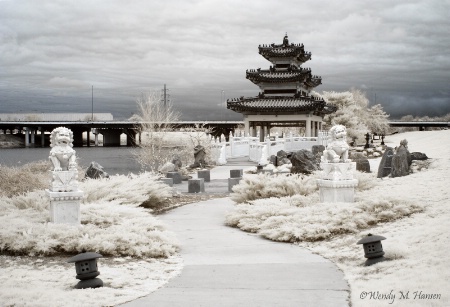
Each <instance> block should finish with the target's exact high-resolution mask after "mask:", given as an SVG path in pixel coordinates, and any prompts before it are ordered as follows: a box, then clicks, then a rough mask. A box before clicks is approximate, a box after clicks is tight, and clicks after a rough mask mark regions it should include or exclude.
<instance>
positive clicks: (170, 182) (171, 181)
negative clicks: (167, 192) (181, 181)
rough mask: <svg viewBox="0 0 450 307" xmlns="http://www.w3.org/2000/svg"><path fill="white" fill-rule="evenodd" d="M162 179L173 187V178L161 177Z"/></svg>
mask: <svg viewBox="0 0 450 307" xmlns="http://www.w3.org/2000/svg"><path fill="white" fill-rule="evenodd" d="M160 181H162V182H164V183H165V184H167V185H168V186H169V187H173V178H161V179H160Z"/></svg>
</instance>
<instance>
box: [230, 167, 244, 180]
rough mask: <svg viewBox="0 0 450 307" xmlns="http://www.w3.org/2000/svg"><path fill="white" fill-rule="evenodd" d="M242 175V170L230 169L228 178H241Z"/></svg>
mask: <svg viewBox="0 0 450 307" xmlns="http://www.w3.org/2000/svg"><path fill="white" fill-rule="evenodd" d="M243 175H244V170H243V169H231V170H230V178H242V176H243Z"/></svg>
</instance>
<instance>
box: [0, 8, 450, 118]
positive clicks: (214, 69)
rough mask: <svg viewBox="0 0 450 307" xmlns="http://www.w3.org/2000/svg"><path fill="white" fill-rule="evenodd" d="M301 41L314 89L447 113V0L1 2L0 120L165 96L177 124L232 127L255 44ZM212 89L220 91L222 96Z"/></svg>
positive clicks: (392, 107)
mask: <svg viewBox="0 0 450 307" xmlns="http://www.w3.org/2000/svg"><path fill="white" fill-rule="evenodd" d="M285 33H287V34H288V36H289V41H290V42H293V43H303V44H304V45H305V50H307V51H309V52H311V53H312V60H310V61H308V62H306V63H305V64H304V65H303V66H304V67H311V69H312V73H313V74H315V75H319V76H322V85H320V86H319V87H317V88H316V90H317V91H318V92H322V91H345V90H349V89H350V88H359V89H363V90H364V91H366V93H367V96H368V98H369V99H370V100H371V104H375V103H380V104H382V105H383V106H384V109H385V111H386V112H388V113H389V114H391V118H396V117H400V116H402V115H407V114H413V115H429V116H438V115H444V114H447V113H450V1H449V0H422V1H413V0H407V1H401V0H399V1H392V0H377V1H360V0H346V1H312V0H310V1H303V0H292V1H291V0H246V1H243V0H227V1H219V0H203V1H200V0H164V1H148V0H143V1H135V0H133V1H130V0H128V1H113V0H104V1H103V0H96V1H93V0H92V1H80V0H76V1H68V0H63V1H59V0H40V1H31V0H30V1H20V0H0V113H7V112H12V113H14V112H17V113H19V112H20V113H21V112H38V113H40V112H86V113H90V112H91V104H92V103H91V99H92V97H91V94H92V93H91V92H92V91H91V90H92V86H93V89H94V90H93V93H94V112H110V113H113V115H114V117H115V118H117V119H125V118H128V117H129V116H130V115H131V114H132V113H134V112H135V110H136V102H135V101H136V98H137V97H138V96H139V95H141V93H142V92H146V91H149V90H155V89H158V90H159V89H161V90H162V88H163V86H164V84H166V85H167V88H168V89H169V92H168V93H169V94H170V99H171V100H172V102H173V105H174V107H175V109H177V110H178V111H180V112H181V113H182V119H185V120H234V119H237V120H240V119H241V118H242V116H241V115H240V114H237V113H235V112H233V111H230V110H227V109H226V107H225V106H224V103H223V101H224V99H227V98H234V97H240V96H246V97H248V96H256V95H257V94H258V92H259V88H258V87H257V86H256V85H254V84H253V83H252V82H250V81H249V80H247V79H245V71H246V69H256V68H259V67H260V68H262V69H267V68H269V66H270V65H271V63H270V62H268V61H267V60H265V59H264V58H263V57H262V56H260V55H259V54H258V45H260V44H271V43H276V44H280V43H282V40H283V36H284V35H285ZM222 91H223V92H222Z"/></svg>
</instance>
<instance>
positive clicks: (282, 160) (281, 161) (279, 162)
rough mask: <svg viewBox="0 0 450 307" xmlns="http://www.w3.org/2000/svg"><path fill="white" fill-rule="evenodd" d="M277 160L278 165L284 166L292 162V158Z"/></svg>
mask: <svg viewBox="0 0 450 307" xmlns="http://www.w3.org/2000/svg"><path fill="white" fill-rule="evenodd" d="M277 162H278V163H277V165H278V166H282V165H285V164H291V160H289V159H288V158H283V159H281V160H278V161H277Z"/></svg>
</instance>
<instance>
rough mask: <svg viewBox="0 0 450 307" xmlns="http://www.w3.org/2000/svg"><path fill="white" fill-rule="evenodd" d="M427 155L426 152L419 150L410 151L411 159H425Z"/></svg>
mask: <svg viewBox="0 0 450 307" xmlns="http://www.w3.org/2000/svg"><path fill="white" fill-rule="evenodd" d="M427 159H428V157H427V155H426V154H424V153H421V152H412V153H411V160H427Z"/></svg>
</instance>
